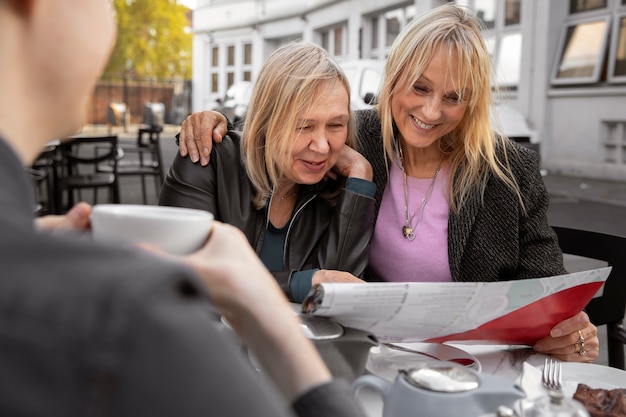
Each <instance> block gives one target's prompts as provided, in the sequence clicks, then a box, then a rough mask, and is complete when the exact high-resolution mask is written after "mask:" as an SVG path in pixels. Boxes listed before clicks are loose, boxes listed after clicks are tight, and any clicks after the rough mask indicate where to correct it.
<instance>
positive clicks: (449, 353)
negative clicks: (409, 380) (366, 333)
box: [365, 343, 481, 381]
mask: <svg viewBox="0 0 626 417" xmlns="http://www.w3.org/2000/svg"><path fill="white" fill-rule="evenodd" d="M394 345H397V346H399V347H401V348H406V349H412V350H415V351H418V352H424V353H427V354H428V355H432V356H435V357H437V358H439V359H440V360H444V361H445V360H449V359H455V358H458V359H471V360H473V361H474V364H473V365H472V366H471V367H470V368H471V369H473V370H474V371H477V372H480V370H481V365H480V362H479V361H478V359H477V358H476V357H475V356H474V355H472V354H471V353H468V352H466V351H464V350H462V349H459V348H456V347H453V346H448V345H446V344H439V343H394ZM422 361H436V359H433V358H431V357H429V356H427V355H421V354H419V353H417V352H415V353H414V352H405V351H399V350H395V349H392V348H389V347H387V346H385V345H378V346H374V347H372V348H371V349H370V354H369V357H368V358H367V363H366V364H365V370H366V371H367V372H369V373H371V374H374V375H377V376H379V377H381V378H384V379H386V380H388V381H393V380H394V379H395V378H396V375H397V373H398V370H400V369H410V368H413V367H415V366H416V364H417V363H418V362H422Z"/></svg>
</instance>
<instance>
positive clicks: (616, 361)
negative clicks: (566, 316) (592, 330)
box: [552, 226, 626, 369]
mask: <svg viewBox="0 0 626 417" xmlns="http://www.w3.org/2000/svg"><path fill="white" fill-rule="evenodd" d="M552 229H554V231H555V232H556V234H557V236H558V239H559V245H560V247H561V250H562V251H563V253H565V254H571V255H576V256H583V257H585V258H591V259H597V260H601V261H606V262H607V263H608V265H609V266H611V267H613V269H612V270H611V274H610V275H609V278H608V279H607V280H606V283H605V284H604V290H603V293H602V296H601V297H596V298H594V299H592V300H591V301H590V302H589V304H587V306H586V307H585V311H586V312H587V314H588V315H589V318H590V319H591V322H592V323H593V324H595V325H596V326H602V325H606V330H607V331H606V333H607V349H608V353H609V355H608V357H609V366H612V367H614V368H619V369H624V345H626V330H625V329H624V326H623V321H624V316H625V313H626V237H621V236H615V235H610V234H606V233H600V232H592V231H588V230H581V229H572V228H567V227H560V226H552Z"/></svg>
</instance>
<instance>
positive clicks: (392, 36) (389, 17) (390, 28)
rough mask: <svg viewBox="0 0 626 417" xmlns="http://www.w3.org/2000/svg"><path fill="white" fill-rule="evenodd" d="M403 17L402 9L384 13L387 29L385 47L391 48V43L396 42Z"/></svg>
mask: <svg viewBox="0 0 626 417" xmlns="http://www.w3.org/2000/svg"><path fill="white" fill-rule="evenodd" d="M403 15H404V11H403V10H402V9H398V10H392V11H390V12H387V13H385V22H386V27H387V30H386V32H387V36H386V41H385V46H391V44H392V43H393V41H394V40H396V36H398V34H400V27H401V25H402V21H403V20H404V17H403Z"/></svg>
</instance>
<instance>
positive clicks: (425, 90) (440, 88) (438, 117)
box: [391, 46, 470, 149]
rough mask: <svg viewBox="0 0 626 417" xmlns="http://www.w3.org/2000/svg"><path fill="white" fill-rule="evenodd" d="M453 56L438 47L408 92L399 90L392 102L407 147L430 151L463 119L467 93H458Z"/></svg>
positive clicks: (455, 63) (393, 112) (455, 64)
mask: <svg viewBox="0 0 626 417" xmlns="http://www.w3.org/2000/svg"><path fill="white" fill-rule="evenodd" d="M459 85H460V76H459V71H458V62H457V58H456V54H455V53H454V51H453V53H451V54H448V49H447V48H444V47H441V46H439V47H437V49H436V50H435V52H434V54H433V57H432V59H431V61H430V63H429V64H428V66H427V67H426V69H425V70H424V72H423V73H422V75H421V76H420V77H419V78H418V79H417V80H416V81H415V82H414V83H413V85H412V87H411V88H410V89H404V88H399V89H398V91H397V92H396V93H395V94H394V95H393V97H392V99H391V112H392V115H393V119H394V121H395V123H396V125H397V127H398V130H399V132H400V135H401V137H402V139H404V142H405V144H406V146H408V147H415V148H422V149H425V148H429V147H431V146H437V140H438V139H439V138H441V137H442V136H445V135H447V134H448V133H450V132H451V131H453V130H454V129H455V128H456V127H457V126H458V125H459V123H460V122H461V120H462V119H463V116H464V115H465V111H466V109H467V98H468V96H469V94H470V91H467V90H463V91H462V94H460V93H461V92H460V91H459Z"/></svg>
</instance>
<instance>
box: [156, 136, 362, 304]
mask: <svg viewBox="0 0 626 417" xmlns="http://www.w3.org/2000/svg"><path fill="white" fill-rule="evenodd" d="M239 143H240V136H239V133H237V132H234V131H229V132H228V134H227V135H226V136H225V137H224V139H223V141H222V143H219V144H214V146H213V149H212V151H211V156H210V161H211V162H210V163H209V165H208V166H207V167H202V166H200V164H194V163H192V162H191V160H190V159H189V158H182V157H181V156H180V155H177V156H176V159H175V160H174V162H173V164H172V166H171V168H170V171H169V173H168V175H167V178H166V179H165V183H164V185H163V189H162V191H161V196H160V199H159V204H161V205H169V206H180V207H189V208H197V209H203V210H207V211H210V212H212V213H213V214H214V216H215V219H216V220H219V221H221V222H224V223H228V224H231V225H233V226H236V227H237V228H239V229H240V230H241V231H243V232H244V234H245V235H246V237H247V238H248V241H249V242H250V244H251V245H252V247H253V248H254V249H255V250H256V252H257V254H258V253H260V250H261V247H262V244H263V238H264V235H265V230H266V228H267V224H268V217H267V214H268V213H267V208H263V209H260V210H257V209H256V208H255V207H254V206H253V204H252V197H253V196H254V193H255V191H254V188H253V186H252V183H251V182H250V180H249V179H248V176H247V174H246V170H245V167H244V165H243V163H242V161H241V152H240V148H239ZM338 186H339V185H338V184H337V183H336V182H334V181H323V182H320V183H318V184H315V185H311V186H302V185H301V186H300V193H299V196H298V201H297V203H296V209H295V211H294V213H295V214H294V216H293V217H292V219H291V220H290V225H289V229H288V232H287V239H286V242H285V252H284V256H283V259H284V268H283V270H282V271H273V272H272V273H273V275H274V277H275V278H276V280H277V281H278V283H279V284H280V286H281V288H282V289H283V291H284V292H285V294H287V296H288V297H289V299H290V300H293V297H292V296H291V294H290V291H289V280H290V278H291V274H292V273H293V272H294V271H303V270H307V269H314V268H320V269H336V270H341V271H347V272H350V273H352V274H353V275H355V276H358V277H361V276H363V274H364V271H365V268H366V266H367V261H368V247H369V242H370V239H371V237H372V234H373V230H374V227H373V225H374V199H372V198H368V197H365V196H363V195H360V194H357V193H354V192H352V191H350V190H347V189H343V190H342V191H341V194H340V196H339V198H338V200H337V203H336V205H335V206H333V205H331V204H330V203H329V202H328V201H326V200H325V199H323V198H321V197H320V195H319V194H320V192H322V191H323V190H327V189H328V188H329V187H330V188H332V187H338Z"/></svg>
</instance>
